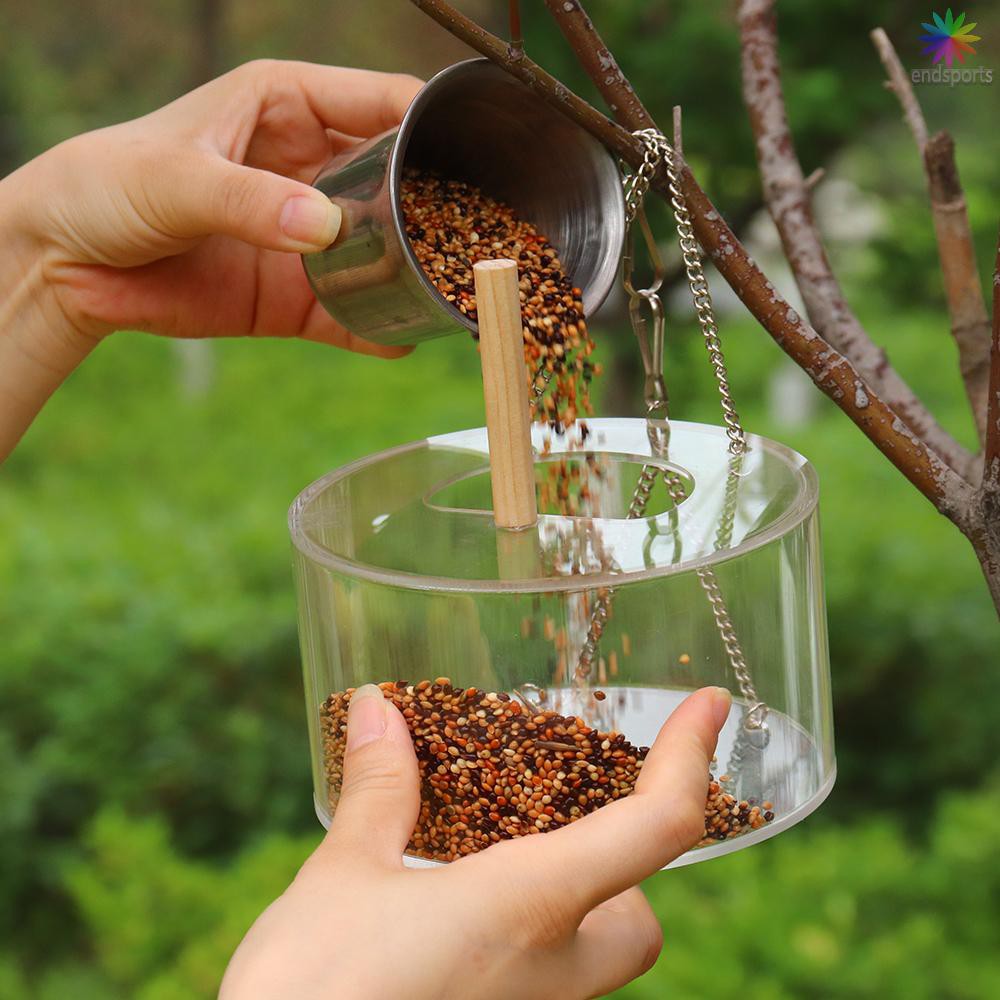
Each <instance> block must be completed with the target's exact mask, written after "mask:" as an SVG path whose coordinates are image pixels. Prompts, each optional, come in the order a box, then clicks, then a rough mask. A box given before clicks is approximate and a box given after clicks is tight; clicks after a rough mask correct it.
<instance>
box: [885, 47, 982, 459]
mask: <svg viewBox="0 0 1000 1000" xmlns="http://www.w3.org/2000/svg"><path fill="white" fill-rule="evenodd" d="M871 37H872V41H873V42H874V43H875V48H876V49H877V50H878V54H879V57H880V58H881V59H882V64H883V65H884V66H885V68H886V72H887V73H888V74H889V83H888V84H887V86H888V87H889V89H890V90H892V91H893V92H894V93H895V94H896V97H897V98H898V99H899V102H900V104H901V105H902V107H903V115H904V117H905V119H906V122H907V124H908V125H909V126H910V131H911V132H912V133H913V138H914V139H915V140H916V143H917V148H918V149H919V150H920V155H921V159H922V161H923V165H924V173H925V175H926V177H927V190H928V193H929V195H930V202H931V213H932V216H933V219H934V235H935V237H936V238H937V245H938V258H939V259H940V261H941V273H942V276H943V278H944V290H945V295H946V297H947V300H948V315H949V317H950V319H951V335H952V336H953V337H954V338H955V344H956V346H957V347H958V363H959V368H960V370H961V372H962V382H963V384H964V385H965V394H966V396H967V397H968V399H969V405H970V407H971V408H972V414H973V417H974V418H975V421H976V430H977V431H978V432H979V440H980V442H982V441H983V440H984V438H985V434H986V396H987V392H988V390H989V379H990V317H989V314H988V313H987V312H986V303H985V301H984V299H983V288H982V285H981V283H980V281H979V266H978V264H977V262H976V249H975V244H974V243H973V241H972V230H971V228H970V226H969V213H968V211H967V209H966V205H965V193H964V192H963V190H962V184H961V182H960V181H959V177H958V165H957V164H956V163H955V143H954V140H953V139H952V137H951V136H950V135H949V134H948V133H947V132H938V133H936V134H935V135H933V136H931V137H930V138H929V139H928V137H927V126H926V124H925V123H924V116H923V113H922V111H921V110H920V104H919V103H918V101H917V97H916V95H915V94H914V92H913V87H912V86H911V85H910V80H909V78H908V77H907V75H906V70H905V69H904V68H903V65H902V63H901V62H900V61H899V57H898V56H897V55H896V50H895V49H894V48H893V45H892V42H891V41H890V40H889V36H888V35H887V34H886V33H885V32H884V31H883V30H882V29H881V28H876V29H875V30H874V31H873V32H872V33H871Z"/></svg>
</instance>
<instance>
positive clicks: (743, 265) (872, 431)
mask: <svg viewBox="0 0 1000 1000" xmlns="http://www.w3.org/2000/svg"><path fill="white" fill-rule="evenodd" d="M411 2H412V3H414V4H415V5H416V6H417V7H419V8H420V9H421V10H422V11H424V13H426V14H428V15H429V16H430V17H432V18H433V19H434V20H435V21H437V22H438V23H439V24H440V25H442V27H444V28H446V29H447V30H448V31H450V32H451V33H452V34H453V35H455V36H456V37H457V38H459V39H461V40H462V41H464V42H465V43H466V44H468V45H470V46H471V47H472V48H474V49H475V50H476V51H477V52H479V53H481V54H482V55H484V56H486V57H487V58H489V59H491V60H492V61H493V62H495V63H497V64H498V65H499V66H501V67H502V68H504V69H505V70H507V72H509V73H510V74H511V75H512V76H514V77H516V78H517V79H519V80H521V81H522V82H523V83H524V84H526V85H527V86H528V87H530V88H531V90H532V91H533V92H534V93H536V94H538V96H539V97H541V98H543V99H544V100H545V101H547V102H548V103H549V104H550V105H552V106H553V107H555V108H556V109H557V110H559V111H561V112H562V113H563V114H565V115H567V117H569V118H570V119H572V120H573V121H575V122H576V123H577V124H578V125H580V126H581V127H582V128H584V129H586V130H587V131H588V132H590V133H591V135H593V136H594V137H595V138H597V139H598V140H600V141H601V142H603V143H604V145H605V146H607V147H608V148H609V149H610V150H611V151H612V152H613V153H615V154H616V155H618V156H619V157H620V158H621V159H622V160H624V161H625V162H626V163H628V164H629V165H630V166H632V167H637V166H638V165H639V164H640V163H641V162H642V155H643V150H642V146H641V144H640V143H639V142H638V140H636V139H635V138H634V137H633V136H632V135H631V134H630V133H629V132H627V131H625V129H623V128H621V127H620V126H619V125H616V124H615V123H614V122H612V121H610V120H609V119H608V118H607V117H605V116H604V115H602V114H601V113H600V112H599V111H597V110H596V109H595V108H592V107H591V106H590V105H589V104H588V103H587V102H586V101H584V100H582V99H581V98H580V97H578V96H577V95H576V94H574V93H573V92H572V91H570V90H569V89H568V88H567V87H566V86H565V85H563V84H562V83H560V82H559V81H558V80H556V79H555V78H554V77H553V76H551V75H550V74H549V73H547V72H545V70H543V69H542V68H541V67H540V66H538V65H537V64H536V63H534V62H533V61H532V60H530V59H528V58H527V57H526V56H525V57H521V58H511V53H510V51H509V46H508V45H507V44H506V43H505V42H503V41H502V40H501V39H499V38H497V37H496V36H495V35H492V34H490V33H489V32H488V31H486V30H485V29H484V28H482V27H480V26H479V25H478V24H476V23H475V22H474V21H472V20H471V19H470V18H468V17H466V16H465V15H463V14H461V13H459V12H458V11H457V10H455V8H453V7H452V6H451V5H450V4H449V3H447V2H445V0H411ZM578 11H579V12H581V13H582V8H580V5H579V3H573V4H571V5H570V8H569V9H568V10H567V8H566V4H565V3H564V4H562V5H561V6H559V7H557V8H556V10H554V11H553V14H554V16H555V17H556V19H557V20H558V21H560V23H561V21H562V17H563V16H564V15H565V16H567V17H569V16H570V15H572V14H575V13H576V12H578ZM588 23H589V19H588ZM590 30H591V31H592V32H593V36H594V45H595V46H596V47H598V48H599V49H601V48H603V49H605V50H606V46H604V45H603V43H602V42H601V41H600V37H599V36H597V33H596V31H593V25H591V26H590ZM592 79H593V80H594V83H595V85H596V86H597V87H598V89H600V90H601V91H602V93H604V88H605V87H611V85H612V84H610V83H609V84H605V82H604V81H605V76H603V75H602V76H601V77H600V78H592ZM617 114H618V115H619V117H620V118H621V120H622V121H623V122H624V123H625V124H626V125H627V126H628V127H629V128H630V129H637V128H642V127H655V124H654V123H653V122H652V120H651V119H650V118H649V115H648V113H647V112H645V109H642V108H641V105H640V106H639V109H636V108H635V107H632V108H631V109H624V108H622V107H619V109H618V112H617ZM680 180H681V189H682V191H683V194H684V197H685V199H686V201H687V205H688V209H689V211H690V212H691V216H692V220H691V221H692V225H693V227H694V230H695V235H696V236H697V238H698V242H699V243H700V244H701V245H702V247H703V248H704V249H705V251H706V252H707V253H708V254H709V256H710V257H711V258H712V260H713V262H714V263H715V266H716V267H717V268H718V270H719V272H720V273H721V274H722V276H723V277H724V278H725V279H726V281H727V282H728V283H729V285H730V287H731V288H732V289H733V290H734V291H735V292H736V294H737V295H738V296H739V298H740V300H741V301H742V302H743V303H744V304H745V305H746V307H747V308H748V309H749V310H750V312H751V313H752V314H753V315H754V317H756V319H757V320H758V322H760V323H761V325H762V326H763V327H764V328H765V329H766V330H767V331H768V333H770V335H771V336H772V337H773V338H774V340H775V341H776V342H777V343H778V344H779V345H780V346H781V348H782V349H783V350H784V351H785V352H786V353H787V354H788V355H789V356H790V357H792V358H793V359H794V360H795V361H796V362H797V363H798V364H799V365H800V367H802V368H803V369H804V370H805V371H806V372H808V374H809V375H810V377H811V378H812V379H813V381H814V382H815V383H816V385H817V386H819V388H820V389H822V390H823V392H824V393H826V395H827V396H829V397H830V398H831V399H832V400H833V401H834V402H835V403H836V404H837V406H839V407H840V408H841V409H842V410H843V411H844V412H845V413H846V414H847V415H848V416H849V417H850V418H851V419H852V420H853V421H854V422H855V423H856V424H857V425H858V426H859V427H860V428H861V430H862V431H863V432H864V433H865V434H866V435H867V436H868V438H869V439H870V440H871V441H872V442H873V443H874V444H875V446H876V447H877V448H878V449H879V450H880V451H881V452H882V453H883V454H884V455H885V456H886V457H887V458H888V459H889V461H891V462H892V464H893V465H895V466H896V468H898V469H899V470H900V472H902V473H903V475H904V476H906V478H907V479H909V480H910V482H911V483H913V484H914V486H916V487H917V489H919V490H920V492H921V493H923V494H924V496H926V497H927V499H928V500H930V501H931V503H933V504H934V506H935V507H936V508H937V509H938V510H939V511H940V512H941V513H943V514H945V515H946V516H947V517H949V518H950V519H951V520H953V521H955V522H956V523H958V524H959V525H960V526H961V524H963V523H965V522H966V520H967V515H966V510H967V508H968V505H969V500H970V496H971V494H972V490H971V488H970V487H969V485H968V483H966V482H965V481H964V480H963V479H962V478H961V477H960V476H959V475H957V474H956V473H955V472H954V471H953V470H952V469H950V468H949V467H948V466H947V465H946V464H945V463H944V462H943V461H941V459H940V458H939V457H938V456H937V455H935V454H934V453H933V452H932V451H931V450H930V449H929V448H928V447H927V446H926V445H925V444H924V442H923V441H921V440H920V439H919V438H918V437H916V436H915V435H914V434H913V433H912V431H910V430H909V428H908V427H907V426H906V425H905V424H904V423H903V422H902V420H900V419H899V417H898V416H897V415H896V414H895V413H894V412H893V410H892V408H891V407H890V406H888V405H887V404H886V403H885V402H884V401H883V400H881V399H880V398H879V397H878V394H877V393H876V392H875V391H874V390H873V389H872V388H871V387H870V386H868V385H867V384H866V382H865V380H864V379H863V378H862V376H861V374H860V373H859V372H858V371H857V370H856V369H855V368H854V367H853V366H852V365H851V363H850V362H849V361H848V360H847V359H846V358H844V357H842V356H841V355H840V354H839V353H838V352H837V351H836V350H834V349H833V348H832V347H831V346H830V345H829V344H827V343H826V342H825V341H824V340H823V339H822V338H821V337H820V336H819V335H818V334H817V333H816V331H815V330H813V329H812V328H811V327H810V326H809V324H808V323H806V322H805V321H804V320H802V318H801V317H799V316H798V315H797V314H796V312H795V310H793V309H792V308H791V306H789V304H788V303H787V302H786V301H785V300H784V299H783V298H782V297H781V296H780V295H779V294H778V292H777V290H776V289H775V287H774V285H773V284H772V283H771V282H770V281H768V280H767V278H766V277H765V276H764V274H763V273H762V272H761V271H760V269H759V268H758V267H757V265H756V264H755V263H754V262H753V261H752V260H751V259H750V257H749V256H748V255H747V253H746V251H745V250H744V248H743V247H742V246H741V245H740V242H739V241H738V240H737V239H736V237H735V235H734V234H733V233H732V231H731V230H730V229H729V227H728V226H727V225H726V222H725V220H724V219H723V218H722V216H721V215H720V214H719V212H718V211H717V210H716V209H715V207H714V206H713V205H712V203H711V201H710V200H709V199H708V196H707V195H706V194H705V192H704V191H702V189H701V187H700V186H699V185H698V182H697V181H696V180H695V179H694V176H693V175H692V174H691V171H690V169H689V168H688V166H687V164H682V165H681V177H680ZM653 187H654V188H655V190H657V191H658V192H659V193H660V194H661V195H664V197H667V198H669V197H670V194H669V188H668V186H667V181H666V177H665V175H664V174H663V173H662V172H661V173H660V174H658V175H657V177H656V178H655V179H654V181H653Z"/></svg>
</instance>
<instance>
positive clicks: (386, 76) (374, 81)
mask: <svg viewBox="0 0 1000 1000" xmlns="http://www.w3.org/2000/svg"><path fill="white" fill-rule="evenodd" d="M275 65H277V66H278V67H279V69H278V72H279V73H281V74H286V76H287V79H288V80H289V81H290V82H292V83H294V84H295V85H296V86H297V87H299V88H300V89H301V93H302V96H303V97H304V98H305V100H306V102H307V104H308V105H309V108H310V110H311V111H312V112H313V114H314V115H315V116H316V117H317V118H318V119H319V120H320V121H321V122H322V123H323V126H324V127H325V128H328V129H333V130H334V131H336V132H341V133H345V134H347V135H353V136H358V137H360V138H365V139H367V138H369V137H370V136H373V135H378V134H379V133H380V132H384V131H386V129H390V128H392V127H393V126H394V125H398V124H399V123H400V122H401V121H402V120H403V115H405V114H406V109H407V108H408V107H409V106H410V102H411V101H412V100H413V98H414V97H415V96H416V95H417V91H419V90H420V88H421V87H422V86H423V81H422V80H419V79H417V77H415V76H409V75H408V74H406V73H379V72H377V71H375V70H369V69H350V68H348V67H344V66H321V65H320V64H318V63H308V62H281V63H277V64H275Z"/></svg>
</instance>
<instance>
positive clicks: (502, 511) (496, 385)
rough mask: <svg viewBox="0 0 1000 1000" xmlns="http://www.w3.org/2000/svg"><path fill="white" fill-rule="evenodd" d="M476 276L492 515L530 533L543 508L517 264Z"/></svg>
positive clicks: (487, 268)
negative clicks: (533, 446)
mask: <svg viewBox="0 0 1000 1000" xmlns="http://www.w3.org/2000/svg"><path fill="white" fill-rule="evenodd" d="M472 271H473V276H474V278H475V282H476V310H477V312H478V314H479V356H480V359H481V360H482V365H483V398H484V400H485V403H486V430H487V434H488V436H489V445H490V479H491V481H492V484H493V516H494V519H495V520H496V523H497V527H499V528H527V527H530V526H531V525H533V524H534V523H535V522H536V521H537V520H538V506H537V504H536V501H535V460H534V456H533V455H532V452H531V416H530V413H529V409H528V382H527V379H526V378H525V374H524V348H523V346H522V345H523V339H522V334H521V299H520V295H519V293H518V287H517V264H516V263H515V262H514V261H512V260H484V261H480V263H478V264H476V265H475V266H474V267H473V269H472Z"/></svg>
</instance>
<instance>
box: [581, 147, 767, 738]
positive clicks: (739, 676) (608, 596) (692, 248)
mask: <svg viewBox="0 0 1000 1000" xmlns="http://www.w3.org/2000/svg"><path fill="white" fill-rule="evenodd" d="M634 135H636V136H637V137H638V138H639V139H641V140H642V142H643V145H644V147H645V152H644V155H643V160H642V163H641V164H640V165H639V168H638V169H637V170H636V171H634V172H633V173H632V174H630V175H628V176H627V177H626V179H625V182H624V188H625V219H626V234H627V235H626V244H625V252H624V255H623V258H622V283H623V285H624V287H625V291H626V293H627V294H628V296H629V319H630V320H631V323H632V329H633V331H634V333H635V335H636V339H637V340H638V343H639V349H640V353H641V355H642V361H643V366H644V368H645V372H646V381H645V392H644V397H645V404H646V416H647V433H648V434H649V441H650V446H651V450H652V451H653V454H654V455H656V456H657V457H658V458H662V459H665V458H666V457H667V446H668V443H669V424H668V423H667V392H666V386H665V384H664V381H663V340H664V316H663V305H662V301H661V300H660V296H659V290H660V287H661V285H662V283H663V278H664V273H665V272H664V268H663V263H662V260H661V258H660V255H659V251H658V248H657V247H656V242H655V240H654V239H653V235H652V232H651V230H650V227H649V222H648V220H647V218H646V214H645V210H644V207H643V201H644V198H645V195H646V192H647V191H648V190H649V186H650V184H651V183H652V180H653V178H654V177H655V176H656V172H657V170H658V169H659V167H660V164H661V162H662V163H663V164H664V166H665V169H666V172H667V177H668V179H669V181H670V185H669V186H670V195H671V199H670V203H671V206H672V208H673V215H674V222H675V224H676V227H677V238H678V243H679V245H680V249H681V256H682V259H683V261H684V268H685V272H686V275H687V279H688V287H689V288H690V290H691V295H692V298H693V300H694V307H695V313H696V315H697V317H698V324H699V326H700V327H701V331H702V336H703V338H704V341H705V347H706V349H707V351H708V356H709V361H710V362H711V365H712V370H713V373H714V374H715V380H716V384H717V386H718V389H719V396H720V399H721V403H722V413H723V420H724V421H725V424H726V436H727V437H728V438H729V452H730V461H729V472H728V475H727V479H726V492H725V496H724V498H723V506H722V513H721V516H720V522H719V530H718V532H717V533H716V538H715V549H716V551H720V550H723V549H726V548H728V547H729V545H730V543H731V542H732V535H733V524H734V521H735V516H736V498H737V493H738V489H739V479H740V467H741V465H742V461H743V456H744V455H745V454H746V452H747V441H746V434H745V432H744V430H743V426H742V424H741V423H740V419H739V415H738V413H737V412H736V406H735V403H734V402H733V398H732V394H731V391H730V388H729V376H728V372H727V370H726V361H725V357H724V355H723V353H722V344H721V343H720V341H719V330H718V326H717V325H716V322H715V314H714V309H713V306H712V296H711V291H710V289H709V286H708V280H707V279H706V277H705V272H704V269H703V268H702V264H701V255H700V250H699V247H698V243H697V241H696V240H695V238H694V230H693V228H692V226H691V215H690V212H689V211H688V208H687V203H686V201H685V199H684V195H683V192H682V191H681V187H680V175H679V173H678V170H677V165H676V161H675V159H674V151H673V148H672V147H671V146H670V144H669V143H668V142H667V140H666V138H665V137H664V136H663V135H662V134H661V133H659V132H657V131H656V130H655V129H643V130H641V131H639V132H635V133H634ZM636 222H638V223H639V226H640V229H641V230H642V234H643V237H644V241H645V243H646V248H647V251H648V253H649V257H650V260H651V262H652V264H653V270H654V275H653V281H652V282H651V283H650V285H649V286H648V287H646V288H636V287H635V286H634V284H633V281H632V275H633V267H634V256H635V250H634V242H635V236H634V226H635V223H636ZM643 303H645V304H646V306H647V307H648V308H649V311H650V313H651V317H652V320H653V333H652V335H651V336H649V335H648V331H647V326H646V320H645V318H644V317H643V315H642V305H643ZM656 416H659V417H660V418H661V419H660V420H658V421H656V422H655V423H654V420H653V418H654V417H656ZM661 472H662V474H663V479H664V484H665V486H666V488H667V492H668V494H669V495H670V498H671V499H672V500H673V502H674V504H675V506H679V505H680V503H681V502H682V501H684V500H686V499H687V490H686V489H685V487H684V484H683V482H682V481H681V479H680V477H679V476H678V475H677V474H676V473H675V472H673V471H672V470H671V469H669V468H667V469H663V468H661V467H659V466H656V465H644V466H643V468H642V472H641V473H640V475H639V481H638V483H637V484H636V487H635V490H634V491H633V494H632V500H631V502H630V504H629V507H628V512H627V514H626V517H627V518H629V519H635V518H638V517H641V516H643V514H644V513H645V510H646V507H647V505H648V503H649V497H650V495H651V493H652V490H653V486H654V485H655V483H656V480H657V478H658V476H659V475H660V473H661ZM698 579H699V581H700V582H701V585H702V589H703V590H704V591H705V594H706V596H707V597H708V601H709V605H710V607H711V609H712V616H713V618H714V619H715V623H716V627H717V628H718V630H719V636H720V638H721V639H722V643H723V646H724V647H725V650H726V656H727V658H728V660H729V663H730V665H731V666H732V669H733V674H734V675H735V677H736V681H737V683H738V684H739V688H740V693H741V694H742V696H743V699H744V701H745V703H746V705H747V709H746V711H745V714H744V718H743V726H744V728H745V729H747V730H764V731H765V732H766V725H765V720H766V718H767V711H768V709H767V705H766V704H765V703H764V702H763V701H761V699H760V697H759V695H758V694H757V689H756V687H755V685H754V683H753V679H752V677H751V675H750V670H749V667H748V666H747V663H746V658H745V656H744V654H743V650H742V647H741V645H740V642H739V639H738V637H737V635H736V629H735V627H734V626H733V622H732V618H731V617H730V615H729V610H728V608H727V607H726V603H725V600H724V598H723V596H722V589H721V587H720V586H719V580H718V577H717V576H716V575H715V571H714V570H713V569H711V568H710V567H705V568H702V569H700V570H698ZM614 593H615V592H614V589H613V588H610V587H609V588H607V589H606V590H605V591H604V592H603V593H602V594H601V595H600V597H599V598H598V601H597V606H596V607H595V609H594V612H593V614H592V615H591V619H590V626H589V628H588V631H587V638H586V640H585V641H584V644H583V648H582V649H581V651H580V658H579V661H578V664H577V668H576V678H577V680H578V681H584V682H585V681H586V680H587V678H588V677H589V675H590V672H591V670H592V668H593V662H594V657H595V656H596V655H597V648H598V645H599V643H600V640H601V636H602V634H603V632H604V628H605V626H606V625H607V622H608V619H609V618H610V616H611V604H612V600H613V598H614Z"/></svg>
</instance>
